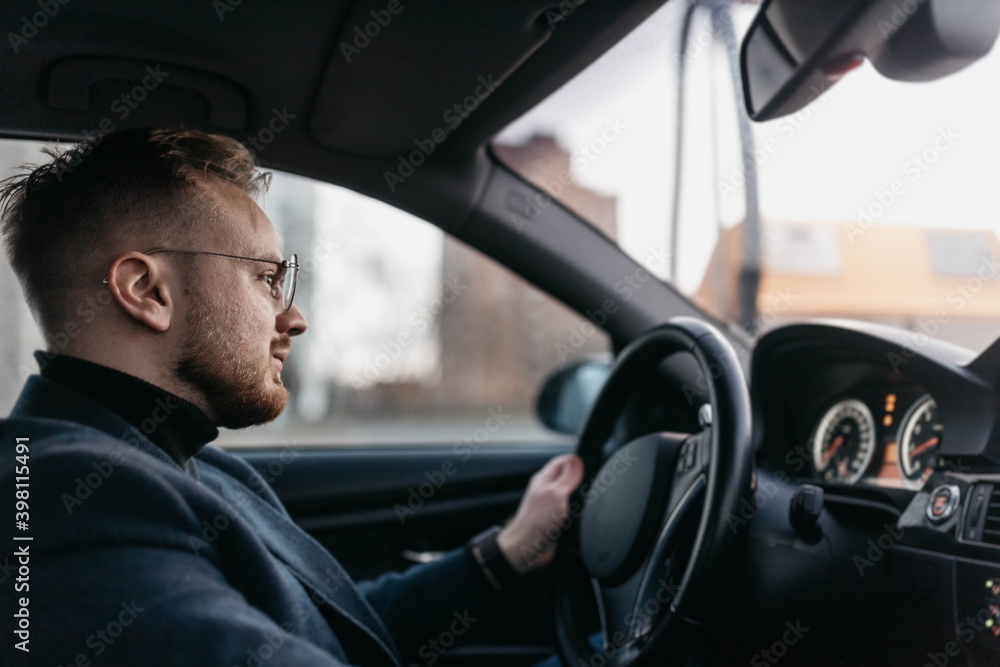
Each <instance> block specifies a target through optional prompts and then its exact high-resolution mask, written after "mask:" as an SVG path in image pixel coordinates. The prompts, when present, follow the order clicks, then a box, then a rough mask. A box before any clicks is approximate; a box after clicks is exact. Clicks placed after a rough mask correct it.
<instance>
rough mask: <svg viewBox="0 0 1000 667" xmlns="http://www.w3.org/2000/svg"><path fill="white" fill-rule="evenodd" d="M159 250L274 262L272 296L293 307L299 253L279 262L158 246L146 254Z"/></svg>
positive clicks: (285, 305) (284, 306)
mask: <svg viewBox="0 0 1000 667" xmlns="http://www.w3.org/2000/svg"><path fill="white" fill-rule="evenodd" d="M158 252H179V253H183V254H185V255H214V256H216V257H229V258H230V259H244V260H246V261H248V262H264V263H265V264H274V265H275V266H276V267H277V271H276V272H275V274H274V275H273V276H268V277H269V278H270V279H271V283H270V285H271V296H272V297H273V298H274V299H276V300H280V301H281V306H282V308H284V309H285V310H288V309H289V308H291V307H292V299H293V298H294V297H295V283H296V279H297V278H298V275H299V257H298V255H294V254H293V255H292V258H291V259H283V260H281V261H280V262H278V261H275V260H273V259H257V258H256V257H240V256H239V255H226V254H223V253H221V252H206V251H204V250H178V249H177V248H156V249H154V250H147V251H146V252H145V253H144V254H146V255H154V254H156V253H158ZM104 282H105V283H107V282H108V279H107V278H105V279H104Z"/></svg>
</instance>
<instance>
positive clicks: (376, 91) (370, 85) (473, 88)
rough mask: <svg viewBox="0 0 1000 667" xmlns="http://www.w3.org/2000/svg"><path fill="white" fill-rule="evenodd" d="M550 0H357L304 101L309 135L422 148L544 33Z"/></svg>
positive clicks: (348, 147) (356, 149)
mask: <svg viewBox="0 0 1000 667" xmlns="http://www.w3.org/2000/svg"><path fill="white" fill-rule="evenodd" d="M555 4H556V3H553V2H552V0H547V1H544V2H543V1H539V0H530V1H526V0H521V1H518V2H495V3H473V2H467V1H461V0H438V1H435V2H421V1H420V0H415V1H413V0H376V1H374V2H372V1H362V2H358V3H356V4H355V5H354V8H353V10H352V12H351V13H350V14H349V15H348V17H347V19H346V21H345V22H344V24H343V28H342V30H341V31H340V34H339V35H338V36H337V39H336V42H335V44H334V45H333V47H334V48H333V49H332V52H331V53H332V55H331V59H330V62H329V64H328V66H327V68H326V72H325V74H324V76H323V81H322V84H321V86H320V89H319V94H318V95H317V98H316V102H315V104H314V106H313V109H312V114H311V118H310V127H311V131H312V134H313V136H314V137H315V138H316V140H317V141H319V142H320V143H322V144H324V145H326V146H328V147H330V148H332V149H334V150H336V151H338V152H342V153H352V154H358V155H372V156H392V155H395V154H397V153H400V152H402V151H405V150H408V149H413V148H415V147H417V143H418V142H423V143H424V145H425V148H424V152H425V153H427V152H428V150H427V149H428V148H431V149H432V148H433V147H431V146H430V144H429V143H428V142H432V143H434V145H435V146H436V145H437V144H440V143H442V142H443V141H444V140H445V139H446V138H447V136H448V134H449V133H450V132H452V131H454V130H455V129H457V128H458V127H459V126H461V124H462V123H463V122H465V121H466V120H467V119H468V118H469V117H471V115H473V114H474V113H475V110H476V109H477V108H478V106H479V105H480V104H482V103H484V102H485V101H486V100H487V99H488V98H489V97H490V95H491V94H492V92H493V91H494V90H495V89H496V87H497V86H498V85H501V84H502V82H503V81H504V79H506V78H507V76H508V75H509V74H510V73H511V72H513V71H514V70H515V69H517V67H518V66H519V65H520V64H521V63H522V62H524V60H525V59H527V58H528V57H529V56H530V55H531V54H532V53H533V52H534V51H535V50H536V49H537V48H538V47H539V46H541V44H542V43H544V42H545V41H546V40H547V39H548V38H549V36H550V35H551V34H552V28H551V26H550V21H549V19H548V18H547V15H548V14H547V11H546V10H550V11H552V12H555V13H556V14H559V10H558V8H555ZM552 25H554V26H556V27H557V26H558V22H555V23H553V24H552Z"/></svg>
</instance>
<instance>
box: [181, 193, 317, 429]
mask: <svg viewBox="0 0 1000 667" xmlns="http://www.w3.org/2000/svg"><path fill="white" fill-rule="evenodd" d="M206 187H207V188H208V189H209V195H210V196H211V197H212V198H214V200H215V202H216V204H217V207H216V208H217V210H218V215H215V216H212V218H213V220H212V223H211V224H210V225H208V227H209V228H208V229H207V230H206V233H205V234H199V235H198V236H197V237H196V238H198V239H199V241H198V244H199V245H198V246H197V247H188V246H177V247H183V248H185V249H189V250H203V251H208V252H219V253H225V254H229V255H239V256H242V257H255V258H259V259H269V260H270V259H273V260H277V261H280V260H281V259H282V256H281V253H280V251H279V249H278V243H277V238H276V237H275V233H274V229H273V228H272V226H271V221H270V220H268V218H267V216H266V215H264V212H263V211H262V210H261V209H260V207H259V206H257V204H256V203H255V202H254V201H253V200H252V199H251V198H250V197H249V196H247V195H246V194H245V193H243V192H242V191H241V190H240V189H239V188H238V187H236V186H235V185H232V184H230V183H222V182H220V181H217V180H213V181H212V183H211V185H208V186H206ZM179 266H187V267H189V271H186V272H185V286H184V290H183V298H184V301H185V303H184V304H183V306H184V309H185V314H184V316H183V322H180V323H179V324H180V325H181V326H182V327H183V329H184V332H185V333H184V335H183V337H182V340H183V343H182V345H181V349H180V355H179V358H178V361H177V364H176V367H175V374H176V376H177V377H178V378H179V379H180V380H181V381H183V382H186V383H188V384H190V385H192V386H193V387H194V388H196V389H197V390H199V391H200V392H201V393H202V394H204V396H205V398H206V399H207V400H208V403H209V405H210V406H211V407H212V409H213V411H214V412H215V414H216V416H217V418H218V422H219V424H220V425H221V426H224V427H226V428H244V427H247V426H253V425H255V424H263V423H266V422H269V421H271V420H273V419H274V418H276V417H277V416H278V415H279V414H281V411H282V410H284V408H285V405H286V404H287V402H288V390H287V389H285V386H284V384H282V381H281V366H282V361H283V360H284V358H285V357H286V356H287V354H288V351H289V349H290V348H291V337H292V336H295V335H298V334H300V333H302V332H303V331H305V329H306V321H305V318H303V317H302V314H301V313H300V312H299V310H298V308H296V307H295V305H294V304H293V305H292V307H291V309H290V310H288V311H285V310H284V309H283V307H282V306H281V303H280V301H277V300H275V299H274V298H273V297H272V296H271V294H270V290H271V286H270V285H269V281H268V279H267V278H268V276H274V275H275V272H276V267H275V266H274V265H273V264H268V263H264V262H251V261H247V260H242V259H232V258H228V257H214V256H211V255H197V256H194V257H192V258H191V259H190V260H189V261H188V262H187V263H186V264H185V265H179Z"/></svg>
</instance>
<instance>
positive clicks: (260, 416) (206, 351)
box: [174, 304, 291, 429]
mask: <svg viewBox="0 0 1000 667" xmlns="http://www.w3.org/2000/svg"><path fill="white" fill-rule="evenodd" d="M216 321H217V320H216V318H213V317H212V316H211V315H210V314H209V313H208V312H207V309H205V308H204V307H203V306H202V305H201V304H198V305H197V306H195V307H194V308H192V310H191V311H189V312H188V316H187V330H188V332H189V334H188V336H187V338H186V340H185V342H184V345H183V346H182V349H181V355H180V359H179V360H178V362H177V366H176V368H175V371H174V372H175V374H176V376H177V377H178V378H179V379H180V380H181V381H183V382H186V383H188V384H190V385H191V386H193V387H194V388H195V389H197V390H198V391H200V392H201V393H202V394H203V395H204V396H205V399H206V400H207V401H208V404H209V406H211V408H212V409H213V410H214V411H215V414H216V416H217V417H218V421H219V423H218V425H219V426H223V427H225V428H230V429H238V428H246V427H248V426H256V425H257V424H266V423H267V422H269V421H272V420H274V419H275V418H277V417H278V415H280V414H281V412H282V410H284V409H285V405H287V403H288V390H287V389H286V388H285V386H284V384H283V383H282V382H281V377H280V375H279V376H278V377H277V379H274V374H275V373H276V371H275V369H274V366H273V364H272V362H271V355H273V354H274V353H275V352H277V351H279V350H285V349H288V348H289V347H290V345H291V338H290V337H289V336H288V335H287V334H286V335H285V336H282V338H281V340H278V341H273V340H272V341H271V346H270V350H269V354H268V356H267V357H266V358H264V359H260V358H254V357H252V356H249V355H248V354H247V349H246V346H242V345H240V343H239V341H238V340H237V339H236V338H235V337H233V336H231V335H227V333H226V332H225V331H224V330H223V329H222V328H221V327H219V326H217V325H216Z"/></svg>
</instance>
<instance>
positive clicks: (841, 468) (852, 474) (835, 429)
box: [812, 399, 875, 484]
mask: <svg viewBox="0 0 1000 667" xmlns="http://www.w3.org/2000/svg"><path fill="white" fill-rule="evenodd" d="M874 453H875V419H874V418H873V417H872V412H871V410H869V409H868V406H867V405H865V404H864V403H862V402H861V401H858V400H855V399H848V400H846V401H840V402H839V403H836V404H835V405H833V406H831V407H830V409H828V410H827V411H826V413H825V414H824V415H823V418H822V419H820V420H819V424H818V425H817V426H816V431H815V432H814V434H813V445H812V454H813V468H814V469H815V471H816V474H817V475H819V476H820V477H822V478H823V479H824V480H826V481H827V482H840V483H842V484H854V483H855V482H857V481H858V480H859V479H861V475H863V474H864V472H865V470H866V469H867V468H868V464H869V463H871V460H872V455H873V454H874Z"/></svg>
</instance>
